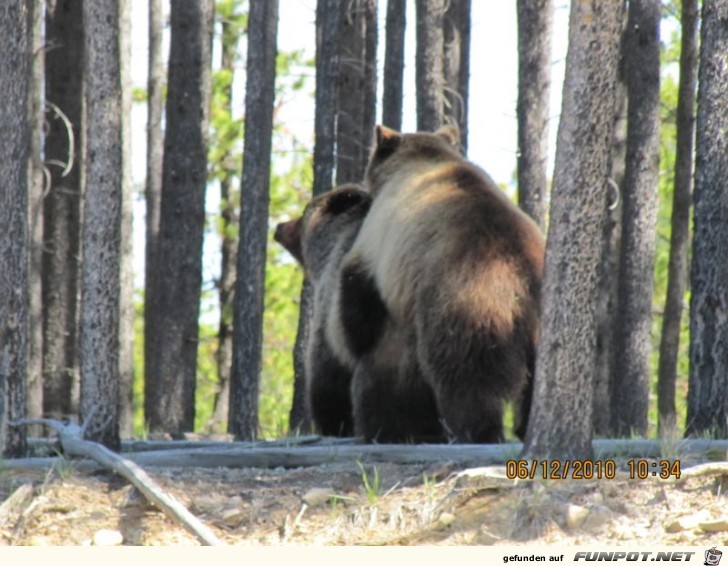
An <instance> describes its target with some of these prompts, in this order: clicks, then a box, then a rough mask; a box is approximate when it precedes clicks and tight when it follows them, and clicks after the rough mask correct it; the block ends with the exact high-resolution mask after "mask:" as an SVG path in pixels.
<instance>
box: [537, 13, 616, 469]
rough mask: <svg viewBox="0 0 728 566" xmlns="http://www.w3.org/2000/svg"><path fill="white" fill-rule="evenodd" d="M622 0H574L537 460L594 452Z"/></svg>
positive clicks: (551, 237) (548, 275) (549, 254)
mask: <svg viewBox="0 0 728 566" xmlns="http://www.w3.org/2000/svg"><path fill="white" fill-rule="evenodd" d="M622 11H623V8H622V3H621V2H618V1H616V0H611V1H609V2H598V1H597V0H591V1H588V2H574V3H572V5H571V14H570V26H569V49H568V53H567V56H566V77H565V80H564V95H563V102H562V112H561V122H560V124H559V132H558V142H557V148H556V166H555V174H554V183H553V187H554V190H553V191H552V197H551V214H550V224H549V233H548V243H547V250H546V265H545V275H544V285H543V291H542V293H543V298H542V305H543V306H542V308H543V315H542V322H541V343H540V345H539V350H538V360H537V364H536V376H535V383H534V394H533V406H532V407H531V416H530V420H529V424H528V432H527V434H526V442H525V445H524V454H525V455H526V456H527V457H535V456H538V457H550V458H589V457H590V456H591V455H592V445H591V432H592V426H591V425H592V414H591V413H592V390H593V372H594V361H595V355H594V352H595V342H596V336H595V322H596V319H595V311H596V302H597V280H598V273H599V264H600V252H601V241H602V239H601V235H602V230H603V223H604V218H605V209H606V206H607V194H608V188H607V177H608V173H609V170H608V169H609V150H610V145H611V142H612V136H613V127H614V122H613V116H614V104H615V85H616V80H617V63H618V59H619V38H620V29H621V22H622Z"/></svg>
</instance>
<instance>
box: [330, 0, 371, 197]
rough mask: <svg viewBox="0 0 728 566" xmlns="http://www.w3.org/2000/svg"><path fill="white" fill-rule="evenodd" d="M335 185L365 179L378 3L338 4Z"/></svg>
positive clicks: (354, 0)
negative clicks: (339, 15)
mask: <svg viewBox="0 0 728 566" xmlns="http://www.w3.org/2000/svg"><path fill="white" fill-rule="evenodd" d="M339 9H340V10H341V12H342V14H341V19H340V22H341V30H340V32H339V40H340V42H341V43H340V48H339V49H340V56H339V89H338V90H339V95H338V96H339V98H338V120H337V124H336V184H337V185H342V184H344V183H352V182H353V183H358V182H360V181H361V180H362V179H363V178H364V169H365V168H366V165H367V161H368V159H369V146H370V143H371V139H372V135H373V132H374V116H375V113H376V91H377V72H376V60H377V59H376V55H377V2H376V0H351V1H347V2H341V4H340V7H339Z"/></svg>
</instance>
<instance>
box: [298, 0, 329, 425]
mask: <svg viewBox="0 0 728 566" xmlns="http://www.w3.org/2000/svg"><path fill="white" fill-rule="evenodd" d="M338 8H339V2H338V0H318V3H317V4H316V112H315V116H314V135H315V138H316V143H315V145H314V148H313V196H316V195H320V194H323V193H325V192H326V191H328V190H330V189H331V187H332V185H333V182H334V166H335V154H334V148H335V142H336V113H337V101H338V89H337V88H332V85H338V84H339V78H338V76H339V68H340V67H339V49H338V46H339V33H340V28H339V22H340V18H341V11H340V10H339V9H338ZM300 304H301V307H300V314H299V322H298V331H297V334H296V343H295V345H294V347H293V371H294V384H293V387H294V393H293V406H292V407H291V419H290V427H291V429H296V428H298V429H300V430H301V431H302V432H308V431H309V430H310V415H309V414H308V410H307V408H306V407H305V399H306V395H305V390H306V375H305V369H304V356H305V351H306V343H307V342H308V335H309V325H310V324H309V323H310V320H311V313H312V309H313V297H312V296H311V286H310V285H309V284H308V282H307V281H305V280H304V283H303V289H302V290H301V303H300ZM304 414H305V415H306V417H305V419H304V418H302V415H304Z"/></svg>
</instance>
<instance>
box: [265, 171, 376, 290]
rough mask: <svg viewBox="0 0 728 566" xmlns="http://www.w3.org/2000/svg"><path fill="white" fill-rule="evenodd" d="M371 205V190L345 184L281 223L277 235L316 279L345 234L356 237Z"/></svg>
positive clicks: (321, 196) (314, 200)
mask: <svg viewBox="0 0 728 566" xmlns="http://www.w3.org/2000/svg"><path fill="white" fill-rule="evenodd" d="M370 205H371V197H370V196H369V193H367V192H366V191H363V190H362V189H361V188H359V187H358V186H356V185H343V186H341V187H338V188H336V189H333V190H331V191H329V192H327V193H324V194H322V195H319V196H317V197H314V198H313V199H312V200H311V202H309V203H308V205H306V208H305V210H304V211H303V215H302V216H300V217H299V218H296V219H294V220H290V221H288V222H282V223H280V224H278V226H277V227H276V231H275V235H274V239H275V240H276V242H278V243H279V244H281V245H282V246H283V247H284V248H286V249H287V250H288V251H289V252H290V253H291V255H293V257H295V258H296V259H297V260H298V262H299V263H300V264H301V266H303V268H304V270H305V271H306V274H307V275H308V276H309V277H311V278H312V279H313V280H314V281H315V280H316V279H317V277H318V276H319V275H320V274H321V273H322V272H323V270H324V269H325V267H326V265H327V263H328V261H329V259H330V256H331V253H332V251H333V250H334V248H335V247H336V246H337V244H338V243H339V241H340V239H341V237H343V236H345V235H346V236H351V237H353V236H354V235H355V234H356V232H357V231H358V230H359V226H360V225H361V222H362V221H363V220H364V217H365V216H366V213H367V212H368V211H369V207H370Z"/></svg>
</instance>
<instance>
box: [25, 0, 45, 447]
mask: <svg viewBox="0 0 728 566" xmlns="http://www.w3.org/2000/svg"><path fill="white" fill-rule="evenodd" d="M29 8H30V10H31V13H32V16H31V19H32V22H33V26H32V46H31V52H32V53H33V61H32V70H31V74H32V83H31V84H32V86H31V94H30V97H31V100H30V106H31V109H30V111H31V114H30V122H31V128H32V137H31V148H30V153H31V166H30V171H29V174H30V177H29V178H30V182H29V195H28V230H29V234H28V235H29V238H30V242H29V245H30V262H29V275H28V282H29V285H30V287H29V289H28V311H29V314H28V324H29V333H28V385H27V399H26V402H27V413H28V417H30V418H40V417H42V416H43V285H42V283H43V196H44V189H45V175H44V172H43V168H44V165H43V132H44V130H45V92H44V88H43V85H44V80H43V73H44V70H45V69H44V68H45V60H44V57H43V42H44V38H43V19H44V17H45V3H41V2H38V3H36V2H31V3H30V6H29ZM27 434H29V435H30V436H41V435H42V434H43V428H42V427H39V426H34V427H31V428H29V429H28V431H27Z"/></svg>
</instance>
